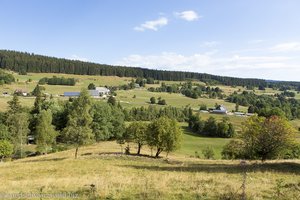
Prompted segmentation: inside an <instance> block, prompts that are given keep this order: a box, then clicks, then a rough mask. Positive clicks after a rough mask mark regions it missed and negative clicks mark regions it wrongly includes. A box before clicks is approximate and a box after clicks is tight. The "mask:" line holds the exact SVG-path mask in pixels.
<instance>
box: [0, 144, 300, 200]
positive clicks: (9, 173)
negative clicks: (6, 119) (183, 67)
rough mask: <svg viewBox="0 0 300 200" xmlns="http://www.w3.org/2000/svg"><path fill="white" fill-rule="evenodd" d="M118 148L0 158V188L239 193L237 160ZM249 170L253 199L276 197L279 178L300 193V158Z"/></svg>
mask: <svg viewBox="0 0 300 200" xmlns="http://www.w3.org/2000/svg"><path fill="white" fill-rule="evenodd" d="M119 152H120V146H119V145H117V144H116V143H115V142H101V143H98V144H95V145H92V146H87V147H84V148H81V149H80V157H79V159H77V160H75V159H74V158H73V156H74V150H73V149H72V150H68V151H64V152H59V153H55V154H49V155H44V156H39V157H34V158H26V159H22V160H17V161H13V162H7V163H0V179H1V183H2V184H1V185H0V193H20V192H22V193H40V192H41V191H42V192H43V193H61V192H72V193H75V194H78V195H79V196H80V199H88V197H89V196H90V197H91V196H97V197H98V198H99V199H222V197H224V196H226V195H227V196H234V195H233V194H230V193H237V194H241V190H240V187H241V185H242V182H243V178H242V174H243V172H244V169H243V167H242V166H240V164H239V161H223V160H200V159H195V158H187V157H186V156H183V155H181V154H177V153H175V154H174V153H173V154H171V155H170V156H169V159H168V160H165V159H164V158H161V159H153V158H148V157H137V156H126V155H120V154H119ZM142 153H148V154H150V152H149V151H148V150H145V149H144V150H143V151H142ZM163 156H164V155H163ZM246 171H247V182H246V183H247V185H246V192H247V195H248V196H249V197H251V198H252V199H274V195H275V188H276V183H277V182H278V180H282V182H283V183H284V184H287V187H285V188H282V189H281V190H282V191H281V192H282V193H283V194H285V193H286V195H288V196H286V197H288V198H289V199H296V198H297V197H299V194H300V193H297V190H295V187H299V186H300V161H273V162H267V163H265V164H261V163H259V162H258V163H256V162H252V163H248V164H247V166H246ZM91 185H95V187H92V188H91ZM298 189H299V188H298ZM281 199H282V198H281Z"/></svg>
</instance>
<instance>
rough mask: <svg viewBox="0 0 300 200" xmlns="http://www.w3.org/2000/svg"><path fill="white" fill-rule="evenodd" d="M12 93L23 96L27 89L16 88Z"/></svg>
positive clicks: (25, 94)
mask: <svg viewBox="0 0 300 200" xmlns="http://www.w3.org/2000/svg"><path fill="white" fill-rule="evenodd" d="M14 94H17V95H18V96H24V97H25V96H27V95H28V93H27V91H26V90H22V89H16V90H15V92H14Z"/></svg>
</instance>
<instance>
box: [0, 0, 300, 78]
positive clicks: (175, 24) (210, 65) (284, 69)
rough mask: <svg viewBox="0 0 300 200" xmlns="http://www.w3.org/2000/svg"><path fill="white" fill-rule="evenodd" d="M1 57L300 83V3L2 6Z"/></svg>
mask: <svg viewBox="0 0 300 200" xmlns="http://www.w3.org/2000/svg"><path fill="white" fill-rule="evenodd" d="M0 8H1V12H0V19H1V29H0V49H11V50H18V51H26V52H33V53H37V54H43V55H49V56H55V57H64V58H71V59H78V60H86V61H92V62H97V63H105V64H114V65H126V66H139V67H147V68H153V69H166V70H181V71H195V72H206V73H211V74H217V75H226V76H237V77H253V78H264V79H277V80H294V81H300V57H299V53H300V12H299V8H300V1H299V0H263V1H262V0H243V1H241V0H226V1H221V0H151V1H150V0H144V1H141V0H126V1H121V0H97V1H96V0H89V1H83V0H43V1H41V0H26V1H23V0H0Z"/></svg>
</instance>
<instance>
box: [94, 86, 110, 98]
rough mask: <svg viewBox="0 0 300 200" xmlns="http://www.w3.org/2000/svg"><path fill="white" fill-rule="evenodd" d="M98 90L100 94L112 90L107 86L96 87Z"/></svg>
mask: <svg viewBox="0 0 300 200" xmlns="http://www.w3.org/2000/svg"><path fill="white" fill-rule="evenodd" d="M96 90H97V91H98V92H99V95H100V96H104V95H109V94H110V90H109V89H108V88H106V87H96Z"/></svg>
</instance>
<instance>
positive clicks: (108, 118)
mask: <svg viewBox="0 0 300 200" xmlns="http://www.w3.org/2000/svg"><path fill="white" fill-rule="evenodd" d="M92 110H93V122H92V130H93V134H94V135H95V139H96V141H97V142H99V141H103V140H108V139H111V138H113V137H114V133H113V129H114V125H113V118H114V116H113V113H112V112H113V110H112V107H111V106H109V105H107V104H102V103H101V102H95V103H94V105H93V107H92Z"/></svg>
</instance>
